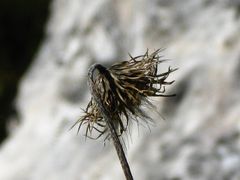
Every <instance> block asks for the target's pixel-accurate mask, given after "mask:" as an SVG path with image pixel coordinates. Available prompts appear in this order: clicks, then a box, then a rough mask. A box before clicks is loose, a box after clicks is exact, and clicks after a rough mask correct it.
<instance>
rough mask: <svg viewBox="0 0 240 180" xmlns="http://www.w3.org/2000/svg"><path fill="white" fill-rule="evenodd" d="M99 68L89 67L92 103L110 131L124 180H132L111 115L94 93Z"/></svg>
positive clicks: (96, 65) (96, 66) (97, 65)
mask: <svg viewBox="0 0 240 180" xmlns="http://www.w3.org/2000/svg"><path fill="white" fill-rule="evenodd" d="M99 66H101V65H99V64H94V65H92V66H91V67H90V69H89V71H88V83H89V87H90V91H91V94H92V97H93V99H94V101H95V102H96V104H97V106H98V109H99V111H100V112H101V114H102V117H103V118H104V120H105V121H106V124H107V127H108V129H109V131H110V135H111V138H112V140H113V144H114V147H115V149H116V151H117V155H118V158H119V160H120V163H121V166H122V169H123V172H124V175H125V177H126V180H133V176H132V173H131V170H130V167H129V164H128V162H127V158H126V156H125V153H124V151H123V148H122V145H121V142H120V140H119V138H118V135H117V132H116V130H115V127H114V124H113V120H112V118H113V117H112V115H111V113H110V112H109V111H108V109H107V108H106V107H104V104H103V102H102V100H101V98H100V97H99V96H98V92H96V89H95V88H94V80H93V76H94V71H95V70H97V69H98V68H99Z"/></svg>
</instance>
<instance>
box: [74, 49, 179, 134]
mask: <svg viewBox="0 0 240 180" xmlns="http://www.w3.org/2000/svg"><path fill="white" fill-rule="evenodd" d="M160 51H161V50H160V49H159V50H156V51H155V52H153V53H152V54H150V55H149V54H148V51H147V52H146V53H145V54H144V55H141V56H137V57H132V56H130V58H131V59H130V60H129V61H122V62H120V63H116V64H114V65H112V66H111V67H110V68H108V69H107V68H105V67H103V66H102V65H100V64H97V65H94V68H95V70H97V71H95V70H94V73H95V74H94V77H92V82H93V84H94V91H95V92H96V93H97V96H98V97H99V98H100V99H101V101H102V102H103V104H104V106H105V108H106V109H107V110H108V111H109V112H110V114H111V115H112V117H111V118H112V120H113V123H114V126H115V129H116V132H117V134H118V135H119V136H121V135H122V133H123V132H125V131H126V130H127V127H128V124H129V120H130V117H131V118H132V117H133V118H134V119H135V120H137V119H142V118H149V117H148V116H147V115H146V114H145V113H144V112H143V111H142V110H141V105H142V104H150V102H149V101H148V100H147V97H150V96H161V97H171V96H174V94H170V95H166V94H164V93H165V86H166V85H170V84H172V83H173V82H174V81H170V82H168V81H166V79H167V78H168V76H169V75H170V74H171V73H172V72H174V71H176V70H177V69H172V68H171V67H169V68H168V71H166V72H164V73H160V74H159V73H158V65H159V64H160V63H162V62H163V61H164V60H161V56H159V52H160ZM77 123H79V128H78V131H79V130H80V128H81V126H82V125H83V124H86V125H87V126H86V132H85V135H86V136H87V137H90V138H93V137H92V136H91V135H92V131H93V130H96V131H97V132H98V133H99V135H98V136H97V137H95V138H99V137H100V136H102V135H103V134H107V137H108V133H107V132H108V129H107V126H106V122H105V121H104V119H103V117H102V115H101V112H100V111H99V109H98V108H97V105H96V103H95V101H94V100H93V98H91V100H90V102H89V103H88V105H87V108H86V110H85V111H84V115H83V116H82V117H81V118H80V119H79V120H78V121H77ZM77 123H75V124H77ZM75 124H74V125H75Z"/></svg>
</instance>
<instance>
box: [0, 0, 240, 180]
mask: <svg viewBox="0 0 240 180" xmlns="http://www.w3.org/2000/svg"><path fill="white" fill-rule="evenodd" d="M51 10H52V15H51V18H50V19H49V22H48V25H47V29H46V36H45V40H44V42H43V44H42V47H41V48H40V50H39V53H38V54H37V56H36V59H35V61H34V63H33V64H32V66H31V68H30V69H29V71H28V72H27V74H26V75H25V77H24V78H23V80H22V83H21V84H20V88H19V93H18V97H17V99H16V106H17V109H18V113H19V117H20V123H19V125H18V126H17V127H16V128H15V129H13V130H12V133H11V135H10V136H9V138H8V139H7V140H6V141H5V143H4V144H3V145H2V146H1V149H0V179H1V180H30V179H34V180H43V179H44V180H66V179H73V180H77V179H79V180H80V179H81V180H82V179H84V180H85V179H86V180H94V179H98V180H99V179H104V180H105V179H119V180H120V179H124V176H123V173H122V170H121V167H120V164H119V162H118V159H117V156H116V153H115V151H114V149H113V147H112V144H111V143H108V142H107V143H106V145H105V146H104V144H103V140H96V141H93V140H86V141H85V138H84V137H83V136H82V135H80V134H81V133H80V134H79V135H76V131H77V129H73V130H71V131H69V128H70V127H71V126H72V124H73V123H74V122H75V121H76V120H77V119H78V117H79V116H80V115H81V109H80V107H82V108H84V107H85V106H86V103H87V102H88V100H89V98H90V95H89V92H88V90H87V89H88V88H87V85H86V75H87V69H88V67H89V66H90V65H91V64H93V63H95V62H99V63H102V64H104V65H109V64H111V63H113V62H116V61H117V60H125V59H128V57H127V53H128V52H129V53H131V54H132V55H140V54H143V53H144V52H145V51H146V49H147V48H148V49H149V50H150V51H153V50H155V49H158V48H160V47H166V50H165V51H164V52H163V54H164V55H165V57H166V58H169V59H172V61H170V62H169V63H170V64H171V66H173V67H179V70H178V71H177V72H175V73H174V75H173V76H172V77H171V78H172V79H175V80H176V83H175V85H174V86H172V87H171V88H169V89H167V91H168V92H169V93H171V92H174V93H177V94H178V96H177V97H176V98H171V99H169V98H168V99H166V98H165V99H164V98H160V99H154V103H155V104H156V105H157V110H158V111H159V112H160V114H162V116H164V117H165V119H166V121H162V120H160V119H161V118H160V117H157V116H156V124H155V127H152V128H151V132H149V131H148V129H147V128H141V127H140V130H139V132H138V127H137V126H136V125H133V127H132V130H131V131H132V136H131V138H128V139H126V144H127V145H126V146H127V148H126V149H127V150H126V151H127V157H128V160H129V163H130V166H131V169H132V172H133V175H134V177H135V179H138V180H147V179H149V180H166V179H169V180H170V179H184V180H188V179H202V180H206V179H209V180H210V179H211V180H221V179H233V180H237V179H240V81H239V79H240V51H239V50H240V16H239V15H240V1H238V0H218V1H212V0H203V1H199V0H186V1H184V3H183V2H182V1H178V0H168V1H167V0H140V1H136V0H133V1H128V0H122V1H110V0H94V1H87V0H68V1H65V0H55V1H53V3H52V6H51ZM166 67H167V66H166ZM163 69H165V67H163ZM150 113H151V112H150ZM159 122H160V123H159Z"/></svg>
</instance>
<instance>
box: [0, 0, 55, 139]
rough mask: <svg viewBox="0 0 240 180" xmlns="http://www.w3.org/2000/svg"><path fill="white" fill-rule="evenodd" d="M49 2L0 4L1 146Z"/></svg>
mask: <svg viewBox="0 0 240 180" xmlns="http://www.w3.org/2000/svg"><path fill="white" fill-rule="evenodd" d="M49 3H50V0H38V1H32V0H25V1H22V0H1V1H0V27H1V28H0V42H1V43H0V109H1V110H0V143H1V142H2V141H3V140H4V139H5V138H6V137H7V130H6V126H7V124H8V122H7V120H8V119H9V117H11V116H14V115H16V114H17V112H16V110H15V108H14V103H13V100H14V98H15V96H16V93H17V87H18V84H19V80H20V78H21V77H22V75H23V74H24V72H25V71H26V70H27V68H28V66H29V64H30V63H31V61H32V60H33V57H34V55H35V53H36V51H37V49H38V47H39V45H40V42H41V39H42V38H43V35H44V25H45V22H46V20H47V17H48V14H49V12H48V10H49Z"/></svg>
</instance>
